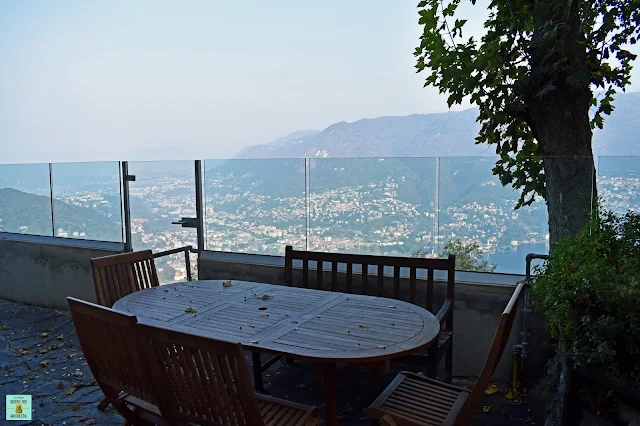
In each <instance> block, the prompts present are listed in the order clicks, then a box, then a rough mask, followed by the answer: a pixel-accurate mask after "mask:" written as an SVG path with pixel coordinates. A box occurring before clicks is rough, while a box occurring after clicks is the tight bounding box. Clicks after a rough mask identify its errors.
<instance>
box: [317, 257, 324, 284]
mask: <svg viewBox="0 0 640 426" xmlns="http://www.w3.org/2000/svg"><path fill="white" fill-rule="evenodd" d="M322 272H323V271H322V261H319V262H316V288H317V289H318V290H322Z"/></svg>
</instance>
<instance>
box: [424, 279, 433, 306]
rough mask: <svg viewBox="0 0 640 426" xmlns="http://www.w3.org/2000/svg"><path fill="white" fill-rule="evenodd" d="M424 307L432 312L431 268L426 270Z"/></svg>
mask: <svg viewBox="0 0 640 426" xmlns="http://www.w3.org/2000/svg"><path fill="white" fill-rule="evenodd" d="M425 308H426V309H427V311H429V312H433V269H429V270H428V271H427V296H426V302H425Z"/></svg>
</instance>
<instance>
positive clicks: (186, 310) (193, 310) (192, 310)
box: [184, 306, 198, 314]
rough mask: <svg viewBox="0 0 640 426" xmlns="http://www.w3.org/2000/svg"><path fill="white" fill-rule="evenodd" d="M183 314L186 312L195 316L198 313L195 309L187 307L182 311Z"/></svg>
mask: <svg viewBox="0 0 640 426" xmlns="http://www.w3.org/2000/svg"><path fill="white" fill-rule="evenodd" d="M184 311H185V312H188V313H190V314H195V313H196V312H198V310H197V309H196V308H194V307H193V306H189V307H188V308H187V309H185V310H184Z"/></svg>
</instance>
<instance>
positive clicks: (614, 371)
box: [532, 210, 640, 387]
mask: <svg viewBox="0 0 640 426" xmlns="http://www.w3.org/2000/svg"><path fill="white" fill-rule="evenodd" d="M639 280H640V215H637V214H635V213H633V212H628V213H626V214H625V215H623V216H617V215H616V214H614V213H613V212H611V211H606V210H601V211H600V212H598V213H597V214H594V215H593V217H592V219H591V221H590V223H589V225H588V226H587V227H585V229H584V230H583V231H582V232H581V234H580V235H579V236H578V237H567V238H565V239H564V240H562V241H560V242H558V243H557V244H556V245H554V247H553V250H552V258H551V260H549V261H548V262H547V264H546V265H545V267H544V268H543V269H542V271H540V274H539V276H538V278H537V279H536V281H535V284H534V285H533V288H532V292H533V295H534V298H535V301H536V302H537V304H538V305H539V306H541V307H542V309H543V310H544V313H545V315H546V322H547V327H548V329H549V332H550V334H551V336H552V337H553V339H554V340H555V341H556V342H557V351H558V354H559V355H561V356H564V355H567V356H569V357H571V358H573V359H574V360H576V361H577V362H579V363H581V364H584V365H589V366H593V367H598V368H601V369H602V370H604V371H606V372H607V373H608V374H610V375H611V376H613V377H616V378H620V379H622V380H624V381H626V382H628V383H630V384H631V385H632V386H635V387H637V386H640V284H639Z"/></svg>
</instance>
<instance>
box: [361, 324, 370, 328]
mask: <svg viewBox="0 0 640 426" xmlns="http://www.w3.org/2000/svg"><path fill="white" fill-rule="evenodd" d="M360 328H369V326H368V325H364V324H360Z"/></svg>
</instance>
